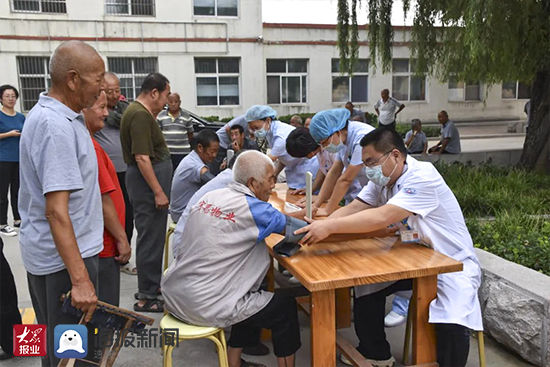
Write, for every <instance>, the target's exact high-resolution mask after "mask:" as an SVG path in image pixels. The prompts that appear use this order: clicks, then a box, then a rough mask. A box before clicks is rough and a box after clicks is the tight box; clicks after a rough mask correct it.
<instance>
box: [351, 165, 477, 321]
mask: <svg viewBox="0 0 550 367" xmlns="http://www.w3.org/2000/svg"><path fill="white" fill-rule="evenodd" d="M406 163H407V164H406V166H405V171H404V172H403V174H402V175H401V176H400V177H399V179H398V180H397V181H396V183H395V185H394V186H393V187H392V188H391V189H389V190H388V189H387V187H381V186H378V185H375V184H373V183H372V182H369V183H368V185H367V186H365V188H364V189H363V190H362V191H361V192H360V193H359V195H358V196H357V198H358V199H360V200H361V201H363V202H365V203H367V204H369V205H371V206H374V207H378V206H381V205H384V204H390V205H395V206H398V207H400V208H403V209H405V210H407V211H409V212H411V213H414V214H413V215H411V216H409V217H408V218H407V224H408V225H409V226H410V227H411V229H414V230H417V231H418V233H419V236H420V240H421V241H422V242H423V243H425V244H427V245H430V246H431V247H433V248H434V249H435V250H436V251H439V252H441V253H443V254H445V255H447V256H449V257H451V258H453V259H455V260H458V261H461V262H463V264H464V270H463V271H461V272H455V273H446V274H441V275H438V277H437V280H438V283H437V298H436V299H434V300H433V301H432V303H431V304H430V318H429V322H430V323H453V324H459V325H463V326H466V327H468V328H470V329H473V330H483V323H482V318H481V308H480V305H479V300H478V296H477V291H478V288H479V286H480V284H481V269H480V266H479V262H478V260H477V257H476V256H475V253H474V248H473V243H472V238H471V237H470V233H469V232H468V228H467V227H466V224H465V222H464V217H463V215H462V210H461V209H460V205H459V204H458V201H457V200H456V198H455V196H454V194H453V193H452V191H451V190H450V189H449V187H448V186H447V184H446V183H445V181H444V180H443V178H442V177H441V175H440V174H439V172H438V171H437V169H436V168H435V167H434V166H433V165H432V164H431V163H429V162H419V161H417V160H416V159H414V158H413V157H411V156H407V160H406Z"/></svg>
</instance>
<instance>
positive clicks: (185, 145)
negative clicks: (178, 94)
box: [157, 109, 193, 155]
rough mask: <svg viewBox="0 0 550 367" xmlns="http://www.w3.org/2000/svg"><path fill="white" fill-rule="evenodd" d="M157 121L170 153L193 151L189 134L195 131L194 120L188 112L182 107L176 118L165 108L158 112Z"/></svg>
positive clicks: (183, 153)
mask: <svg viewBox="0 0 550 367" xmlns="http://www.w3.org/2000/svg"><path fill="white" fill-rule="evenodd" d="M157 121H158V123H159V125H160V129H161V130H162V134H163V135H164V140H166V145H168V149H169V150H170V154H172V155H187V154H189V152H191V146H190V144H189V136H188V134H189V133H192V132H193V121H192V120H191V116H189V114H188V113H186V112H183V110H181V109H180V114H179V116H178V117H176V118H174V116H172V114H171V113H170V112H169V111H168V110H163V111H161V112H160V113H159V114H158V116H157Z"/></svg>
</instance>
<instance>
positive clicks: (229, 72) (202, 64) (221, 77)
mask: <svg viewBox="0 0 550 367" xmlns="http://www.w3.org/2000/svg"><path fill="white" fill-rule="evenodd" d="M239 64H240V59H239V58H218V59H216V58H195V74H196V84H197V106H231V105H238V104H239V100H240V98H239V77H240V65H239Z"/></svg>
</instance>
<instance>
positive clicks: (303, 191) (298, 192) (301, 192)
mask: <svg viewBox="0 0 550 367" xmlns="http://www.w3.org/2000/svg"><path fill="white" fill-rule="evenodd" d="M288 193H289V194H290V195H305V194H306V189H296V190H290V191H289V192H288Z"/></svg>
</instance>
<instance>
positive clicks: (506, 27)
mask: <svg viewBox="0 0 550 367" xmlns="http://www.w3.org/2000/svg"><path fill="white" fill-rule="evenodd" d="M362 2H363V3H367V5H368V6H367V9H368V10H367V11H368V19H369V28H368V31H369V32H368V37H369V50H370V59H371V62H372V63H373V66H374V67H376V64H377V63H381V65H382V68H383V71H389V70H390V69H391V59H392V53H391V49H392V42H393V29H392V26H391V11H392V4H393V0H359V1H350V0H338V47H339V49H340V57H341V61H340V64H341V65H343V66H347V69H345V71H348V72H351V71H352V68H351V67H350V65H352V64H353V61H350V60H349V59H352V60H353V59H355V58H356V57H357V53H356V48H357V42H356V41H355V40H354V38H353V30H354V27H355V26H356V19H357V17H356V14H355V9H356V7H357V6H359V5H361V3H362ZM410 5H411V2H410V0H406V1H404V2H403V8H404V10H405V12H407V11H409V8H410ZM412 11H413V26H412V31H411V38H412V39H411V41H412V45H411V52H412V54H411V58H415V59H417V62H416V71H417V72H421V71H426V72H428V73H430V74H434V75H436V76H438V77H439V78H440V79H441V80H447V79H448V78H449V77H450V76H453V77H456V78H457V79H458V80H480V81H484V82H486V83H488V84H492V83H497V82H500V81H502V80H520V81H525V82H528V81H530V80H532V78H533V77H534V75H535V72H536V71H537V70H544V69H546V68H548V67H549V66H550V57H549V56H548V50H549V49H550V2H549V1H540V0H485V1H479V0H455V1H448V0H425V1H417V2H415V4H414V9H412Z"/></svg>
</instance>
